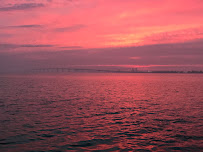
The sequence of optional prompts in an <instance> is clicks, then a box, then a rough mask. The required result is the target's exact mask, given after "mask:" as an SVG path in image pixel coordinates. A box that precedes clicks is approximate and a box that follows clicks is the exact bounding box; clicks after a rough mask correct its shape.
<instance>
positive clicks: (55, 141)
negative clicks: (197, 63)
mask: <svg viewBox="0 0 203 152" xmlns="http://www.w3.org/2000/svg"><path fill="white" fill-rule="evenodd" d="M202 101H203V75H202V74H69V75H55V76H54V75H52V76H51V75H50V76H48V75H26V76H0V151H2V152H7V151H8V152H24V151H25V152H44V151H48V152H63V151H107V152H108V151H140V152H148V151H149V152H150V151H160V152H161V151H169V152H170V151H184V152H187V151H194V152H199V151H202V150H203V149H202V148H203V117H202V116H203V113H202V112H203V111H202V109H203V105H202Z"/></svg>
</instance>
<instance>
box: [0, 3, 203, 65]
mask: <svg viewBox="0 0 203 152" xmlns="http://www.w3.org/2000/svg"><path fill="white" fill-rule="evenodd" d="M202 39H203V1H202V0H20V1H16V0H0V54H1V55H2V54H3V55H5V53H6V54H7V55H8V54H9V55H13V54H16V53H18V54H19V53H22V52H24V55H25V52H28V53H31V54H29V56H30V60H33V62H34V61H36V62H37V60H40V61H41V60H43V59H44V56H41V55H39V54H38V55H37V56H36V54H35V52H43V51H44V52H47V53H49V52H55V51H56V52H60V51H61V52H64V51H65V52H66V51H75V53H76V54H79V55H78V58H79V57H80V53H78V51H82V50H83V52H82V53H84V52H87V53H89V54H90V56H92V55H93V54H97V51H98V52H100V53H101V52H104V53H103V54H105V55H103V56H102V57H105V58H108V56H109V54H108V52H107V51H106V49H107V50H108V49H109V48H113V49H119V48H122V50H123V52H125V48H132V47H136V49H135V50H134V53H133V50H131V53H130V54H128V60H129V62H127V61H126V62H123V63H122V62H121V63H120V64H127V65H130V64H135V65H137V64H141V63H139V62H138V63H132V62H131V61H132V60H142V59H143V58H144V57H143V56H145V57H146V56H147V54H148V58H151V56H154V53H153V51H151V53H149V52H148V53H147V52H146V51H144V52H146V53H147V54H142V55H139V53H137V52H140V51H139V50H138V49H137V47H138V48H139V47H142V46H143V47H145V46H150V45H152V46H156V45H159V44H164V45H165V44H167V45H168V44H171V45H172V46H173V47H174V49H176V47H178V45H179V46H180V45H181V47H183V48H184V49H185V47H187V48H186V53H184V51H183V50H181V51H179V52H177V53H172V54H171V53H169V52H170V51H169V50H167V51H169V52H167V51H166V52H165V53H162V52H161V53H160V52H159V53H157V54H156V56H157V57H160V58H159V59H160V63H159V64H166V65H167V64H181V65H182V64H185V65H188V64H197V65H199V64H203V63H202V62H201V61H200V60H199V57H200V56H201V55H202V54H201V52H200V50H202V49H203V47H202V45H201V43H197V42H202ZM193 42H194V43H193ZM184 44H185V45H186V46H185V45H184ZM188 44H189V45H188ZM193 48H194V49H196V51H195V52H194V54H193V52H192V50H193ZM188 49H191V50H190V51H188ZM137 50H138V51H137ZM152 50H153V49H152ZM197 50H198V51H197ZM136 51H137V52H136ZM118 52H119V53H121V52H122V51H121V50H120V49H119V50H118ZM180 52H181V53H180ZM197 52H198V53H197ZM114 53H115V54H116V51H114ZM66 54H67V52H66ZM72 54H73V53H72ZM121 54H124V56H125V53H121ZM180 55H182V58H186V59H184V60H185V62H181V63H178V62H177V63H176V62H174V60H178V59H177V57H180ZM48 56H50V55H48ZM110 56H111V58H112V59H111V60H112V61H115V62H112V63H111V64H115V63H116V64H119V63H117V59H115V58H114V57H113V55H112V54H111V55H110ZM116 56H117V54H116ZM202 56H203V55H202ZM202 56H201V57H202ZM0 57H1V56H0ZM10 57H11V56H10ZM74 57H75V56H74ZM196 57H197V60H199V62H193V61H194V60H195V58H196ZM58 58H60V56H57V59H56V60H58ZM62 58H63V57H62ZM68 58H71V56H67V59H68ZM80 58H81V63H80V62H76V60H74V61H73V63H67V64H78V65H79V64H89V63H86V62H84V63H83V60H88V57H84V56H82V57H80ZM84 58H85V59H84ZM124 58H125V57H124ZM152 58H153V57H152ZM163 58H164V59H168V60H169V58H170V59H171V62H167V63H164V62H162V60H163ZM189 58H190V59H189ZM102 59H103V58H101V60H102ZM172 59H173V60H172ZM77 60H78V61H79V60H80V59H77ZM89 60H92V61H93V59H92V58H91V57H90V58H89ZM46 61H47V60H46ZM26 62H27V61H26ZM50 62H51V61H50ZM52 62H55V60H54V59H53V60H52ZM4 64H6V63H4ZM47 64H48V62H47ZM64 64H65V63H64ZM91 64H97V62H95V63H94V62H91ZM99 64H104V65H105V64H109V62H106V60H103V63H102V61H101V62H100V63H99ZM120 64H119V65H120ZM142 64H144V61H143V63H142ZM146 64H150V63H146ZM151 64H152V65H153V64H157V63H153V62H152V63H151Z"/></svg>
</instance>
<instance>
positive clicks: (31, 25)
mask: <svg viewBox="0 0 203 152" xmlns="http://www.w3.org/2000/svg"><path fill="white" fill-rule="evenodd" d="M41 27H43V26H42V25H39V24H28V25H15V26H7V27H6V28H41Z"/></svg>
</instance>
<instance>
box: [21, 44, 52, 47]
mask: <svg viewBox="0 0 203 152" xmlns="http://www.w3.org/2000/svg"><path fill="white" fill-rule="evenodd" d="M53 46H54V45H47V44H45V45H42V44H23V45H19V47H53Z"/></svg>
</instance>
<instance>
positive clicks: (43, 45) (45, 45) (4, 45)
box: [0, 43, 54, 51]
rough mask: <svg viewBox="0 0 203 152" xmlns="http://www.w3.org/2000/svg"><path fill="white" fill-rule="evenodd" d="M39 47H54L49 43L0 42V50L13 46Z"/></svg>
mask: <svg viewBox="0 0 203 152" xmlns="http://www.w3.org/2000/svg"><path fill="white" fill-rule="evenodd" d="M26 47H27V48H39V47H54V45H50V44H9V43H0V51H2V50H3V51H5V50H10V49H15V48H26Z"/></svg>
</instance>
